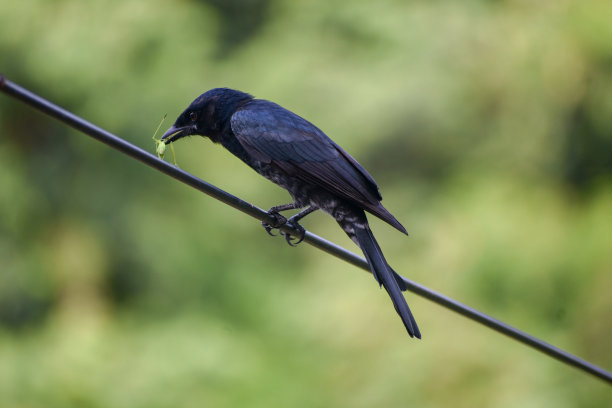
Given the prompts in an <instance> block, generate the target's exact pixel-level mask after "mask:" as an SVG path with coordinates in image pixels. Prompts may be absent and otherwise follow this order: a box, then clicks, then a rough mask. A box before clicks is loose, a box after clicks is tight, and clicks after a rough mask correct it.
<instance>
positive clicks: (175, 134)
mask: <svg viewBox="0 0 612 408" xmlns="http://www.w3.org/2000/svg"><path fill="white" fill-rule="evenodd" d="M192 133H193V127H192V126H183V127H176V126H174V125H173V126H172V127H170V129H168V130H166V133H164V135H163V136H162V137H161V140H163V141H164V142H166V143H172V142H174V141H176V140H179V139H180V138H182V137H185V136H189V135H191V134H192Z"/></svg>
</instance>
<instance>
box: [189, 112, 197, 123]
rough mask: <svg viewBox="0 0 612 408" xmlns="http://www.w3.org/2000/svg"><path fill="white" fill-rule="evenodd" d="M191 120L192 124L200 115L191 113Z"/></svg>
mask: <svg viewBox="0 0 612 408" xmlns="http://www.w3.org/2000/svg"><path fill="white" fill-rule="evenodd" d="M189 119H191V121H192V122H195V121H196V119H198V115H197V113H195V112H189Z"/></svg>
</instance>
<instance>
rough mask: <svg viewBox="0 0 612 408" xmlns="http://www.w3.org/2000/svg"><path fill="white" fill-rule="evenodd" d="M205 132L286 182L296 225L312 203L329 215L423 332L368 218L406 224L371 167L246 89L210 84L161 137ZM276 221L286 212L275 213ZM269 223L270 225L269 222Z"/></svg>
mask: <svg viewBox="0 0 612 408" xmlns="http://www.w3.org/2000/svg"><path fill="white" fill-rule="evenodd" d="M189 135H202V136H207V137H209V138H210V139H211V140H212V141H213V142H216V143H221V144H222V145H223V146H224V147H225V148H227V149H228V150H229V151H230V152H232V153H233V154H234V155H236V156H237V157H238V158H240V159H241V160H242V161H244V162H245V163H246V164H248V165H249V166H250V167H252V168H253V169H254V170H255V171H257V172H258V173H259V174H261V175H263V176H264V177H266V178H268V179H269V180H271V181H273V182H275V183H276V184H278V185H280V186H281V187H283V188H285V189H286V190H287V191H288V192H289V193H290V194H291V196H292V197H293V200H294V202H293V203H292V204H290V205H285V206H279V207H275V208H273V209H271V211H272V212H273V213H274V214H276V215H277V216H278V211H282V210H285V209H291V208H304V207H308V208H307V209H306V210H305V211H303V212H302V213H300V214H298V215H296V216H294V217H292V218H290V219H289V221H290V222H292V223H293V224H294V225H296V226H299V225H297V221H298V220H299V219H301V218H302V217H303V216H304V215H306V214H307V213H309V212H312V210H314V209H321V210H323V211H325V212H327V213H329V214H330V215H332V216H333V217H334V218H335V219H336V221H337V222H338V223H339V224H340V226H341V227H342V228H343V230H344V231H345V232H346V233H347V234H348V235H349V237H350V238H351V239H352V240H353V241H355V243H356V244H357V245H358V246H359V247H360V248H361V249H362V251H363V252H364V254H365V256H366V259H367V260H368V263H369V264H370V268H371V270H372V273H373V275H374V277H375V278H376V280H377V281H378V282H379V284H380V285H382V286H384V287H385V289H386V291H387V292H388V293H389V296H390V297H391V299H392V301H393V304H394V306H395V309H396V311H397V313H398V314H399V315H400V317H401V318H402V321H403V322H404V325H405V326H406V330H407V331H408V333H409V334H410V336H411V337H412V336H416V337H419V338H420V332H419V329H418V327H417V325H416V322H415V321H414V318H413V316H412V314H411V312H410V309H409V308H408V305H407V304H406V301H405V299H404V297H403V295H402V294H401V289H405V288H404V287H402V286H401V285H399V284H398V282H401V281H400V280H399V279H397V276H396V275H395V273H394V272H393V271H392V269H391V268H390V267H389V266H388V264H387V261H386V260H385V258H384V256H383V254H382V251H381V250H380V247H379V246H378V243H377V242H376V240H375V239H374V236H373V235H372V232H371V230H370V228H369V226H368V222H367V219H366V216H365V213H364V210H365V211H368V212H370V213H371V214H373V215H375V216H377V217H379V218H381V219H382V220H384V221H386V222H387V223H389V224H390V225H392V226H393V227H395V228H397V229H398V230H399V231H401V232H403V233H406V230H405V229H404V227H403V226H402V225H401V224H400V223H399V222H398V221H397V220H396V219H395V217H394V216H393V215H391V213H389V211H387V210H386V209H385V208H384V207H383V205H382V204H381V203H380V201H381V199H382V197H381V195H380V192H379V190H378V186H377V185H376V182H375V181H374V179H373V178H372V176H370V174H369V173H368V172H367V171H366V170H365V169H364V168H363V167H362V166H361V165H360V164H359V163H358V162H357V161H356V160H355V159H353V158H352V157H351V156H350V155H349V154H348V153H346V152H345V151H344V150H343V149H342V148H341V147H340V146H338V145H337V144H336V143H334V142H333V141H332V140H331V139H330V138H329V137H327V136H326V135H325V134H324V133H323V132H322V131H321V130H320V129H318V128H317V127H316V126H314V125H313V124H312V123H310V122H308V121H307V120H305V119H303V118H301V117H300V116H298V115H296V114H294V113H293V112H290V111H288V110H287V109H285V108H283V107H281V106H279V105H277V104H275V103H273V102H269V101H266V100H260V99H254V98H253V97H252V96H251V95H249V94H246V93H243V92H239V91H235V90H231V89H227V88H217V89H212V90H210V91H208V92H206V93H204V94H202V95H201V96H200V97H198V98H197V99H196V100H195V101H193V102H192V103H191V105H190V106H189V107H188V108H187V109H186V110H185V111H184V112H183V113H182V114H181V115H180V116H179V117H178V119H177V120H176V122H175V124H174V125H173V126H172V127H171V128H170V129H169V130H168V131H167V132H166V133H165V134H164V136H163V139H165V140H166V141H167V142H173V141H175V140H178V139H180V138H181V137H184V136H189ZM278 219H279V220H281V221H286V220H285V219H284V217H282V216H278ZM267 230H268V231H269V227H268V228H267Z"/></svg>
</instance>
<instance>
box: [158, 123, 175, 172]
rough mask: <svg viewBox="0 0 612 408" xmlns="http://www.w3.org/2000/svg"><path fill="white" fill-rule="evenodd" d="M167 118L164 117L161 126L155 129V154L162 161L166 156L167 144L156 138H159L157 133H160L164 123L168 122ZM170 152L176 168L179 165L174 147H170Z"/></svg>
mask: <svg viewBox="0 0 612 408" xmlns="http://www.w3.org/2000/svg"><path fill="white" fill-rule="evenodd" d="M166 116H167V115H164V117H163V118H162V120H161V122H159V125H157V129H155V133H153V141H154V142H155V153H157V157H159V158H160V159H163V158H164V154H165V153H166V146H167V145H166V142H164V141H163V140H161V139H158V138H156V137H155V136H157V132H159V128H161V125H162V123H164V120H166ZM170 152H172V161H173V162H174V165H175V166H178V164H176V155H175V154H174V146H173V145H170Z"/></svg>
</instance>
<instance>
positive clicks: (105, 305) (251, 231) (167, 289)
mask: <svg viewBox="0 0 612 408" xmlns="http://www.w3.org/2000/svg"><path fill="white" fill-rule="evenodd" d="M610 21H612V3H611V2H610V1H609V0H573V1H572V0H562V1H549V2H535V3H534V2H527V1H476V0H472V1H462V2H457V1H435V2H432V1H411V2H405V1H400V0H394V1H393V0H390V1H379V2H370V1H366V0H360V1H350V2H348V1H337V0H331V1H320V2H314V1H306V0H300V1H281V0H250V1H238V0H228V1H223V0H206V1H196V0H183V1H179V2H166V1H158V0H154V1H149V2H141V1H133V0H122V1H102V0H96V1H86V2H85V1H76V0H65V1H60V0H57V1H49V0H47V1H42V0H22V1H3V2H1V3H0V72H2V73H3V74H5V75H6V76H7V77H8V78H9V79H11V80H13V81H15V82H17V83H19V84H21V85H23V86H25V87H27V88H29V89H31V90H32V91H34V92H36V93H38V94H40V95H42V96H44V97H46V98H48V99H50V100H51V101H54V102H56V103H58V104H59V105H60V106H63V107H65V108H68V109H70V110H72V111H74V112H75V113H76V114H78V115H81V116H83V117H85V118H86V119H88V120H90V121H92V122H93V123H95V124H97V125H99V126H101V127H103V128H106V129H108V130H110V131H111V132H114V133H116V134H118V135H120V136H121V137H124V138H126V139H127V140H129V141H130V142H132V143H135V144H137V145H139V146H141V147H143V148H145V149H147V150H149V151H151V152H153V150H154V145H153V142H152V140H151V136H152V133H153V131H154V129H155V128H156V126H157V124H158V123H159V120H160V119H161V118H162V116H163V115H164V114H165V113H167V114H168V118H169V121H167V122H166V123H165V124H164V128H165V127H167V126H169V125H170V124H171V122H172V121H173V120H174V118H175V117H176V116H177V115H178V113H180V112H181V111H182V110H183V109H184V108H185V107H186V106H187V104H188V103H189V102H191V100H192V99H193V98H195V97H196V96H198V95H199V94H200V93H201V92H203V91H205V90H207V89H209V88H213V87H218V86H228V87H232V88H237V89H241V90H244V91H247V92H250V93H252V94H254V95H256V96H257V97H260V98H265V99H270V100H273V101H275V102H278V103H280V104H281V105H283V106H285V107H287V108H288V109H291V110H293V111H295V112H296V113H298V114H300V115H302V116H304V117H306V118H308V119H309V120H311V121H312V122H314V123H315V124H316V125H317V126H319V127H320V128H322V129H323V130H324V131H325V132H326V133H327V134H328V135H329V136H330V137H332V138H333V139H334V140H335V141H337V142H338V143H339V144H340V145H342V146H343V147H345V148H346V150H348V151H349V152H350V153H351V154H352V155H353V156H355V157H356V158H357V159H358V160H359V161H360V162H361V163H362V164H363V165H364V166H365V167H366V168H368V169H369V171H370V172H371V173H372V174H373V176H374V177H375V178H376V180H377V182H378V184H379V185H380V186H381V190H382V193H383V196H384V198H385V199H384V204H385V206H386V207H387V208H388V209H389V210H390V211H391V212H393V213H394V214H395V215H396V216H397V218H398V219H399V220H400V221H401V222H402V223H403V224H404V225H405V226H406V228H407V229H408V231H409V232H410V234H411V235H410V237H408V238H406V237H404V236H402V235H401V234H399V233H397V231H395V230H393V229H392V228H391V227H389V226H387V225H386V224H384V223H383V222H381V221H379V220H376V219H373V220H372V225H373V229H374V231H375V233H376V235H377V237H378V238H379V241H380V243H381V245H382V247H383V248H384V249H385V251H386V255H387V257H388V259H389V262H390V263H391V264H392V265H393V266H394V267H395V269H396V270H398V271H399V272H400V273H402V274H404V275H405V276H408V277H410V278H412V279H414V280H416V281H418V282H420V283H422V284H425V285H427V286H430V287H432V288H434V289H436V290H439V291H442V292H443V293H445V294H447V295H449V296H452V297H454V298H456V299H458V300H460V301H463V302H465V303H467V304H468V305H470V306H473V307H476V308H479V309H481V310H483V311H485V312H487V313H490V314H492V315H493V316H495V317H497V318H500V319H502V320H504V321H506V322H508V323H510V324H513V325H515V326H517V327H519V328H521V329H523V330H526V331H528V332H530V333H532V334H534V335H536V336H538V337H541V338H543V339H545V340H546V341H549V342H551V343H553V344H555V345H557V346H560V347H562V348H565V349H567V350H568V351H570V352H573V353H575V354H577V355H578V356H581V357H583V358H586V359H588V360H591V361H593V362H595V363H597V364H599V365H601V366H602V367H604V368H607V369H611V368H612V353H611V352H610V344H611V341H612V318H611V315H612V295H611V293H612V274H611V272H612V228H611V227H612V177H611V175H612V114H611V113H612V24H611V23H610ZM176 151H177V156H178V163H179V165H180V167H181V168H183V169H185V170H187V171H189V172H191V173H193V174H195V175H197V176H199V177H201V178H203V179H205V180H208V181H210V182H212V183H214V184H216V185H218V186H220V187H221V188H223V189H226V190H227V191H229V192H231V193H233V194H235V195H238V196H240V197H241V198H244V199H246V200H248V201H250V202H253V203H255V204H256V205H258V206H260V207H262V208H269V207H271V206H273V205H276V204H279V203H284V202H286V201H288V198H289V197H288V195H287V194H286V193H285V192H284V191H282V190H281V189H280V188H278V187H276V186H274V185H273V184H272V183H270V182H268V181H266V180H264V179H263V178H261V177H259V176H257V175H256V174H255V173H254V172H253V171H251V170H250V169H248V168H246V167H245V166H244V165H243V164H242V163H241V162H239V161H238V160H237V159H235V158H234V157H232V156H231V155H230V154H229V153H227V152H226V151H224V150H223V149H222V148H220V147H219V146H213V145H212V144H211V143H210V142H208V141H204V140H203V139H200V138H192V139H189V140H187V141H184V142H181V143H178V144H177V145H176ZM0 187H1V188H0V259H1V262H0V265H1V266H0V271H1V272H0V406H2V407H28V408H29V407H67V406H75V407H77V406H78V407H130V408H134V407H149V408H150V407H176V406H180V407H196V406H197V407H201V406H215V407H235V406H240V407H243V406H249V407H269V406H290V407H326V406H334V407H372V406H376V407H390V406H419V407H440V406H452V407H478V406H489V407H516V406H521V407H603V406H607V405H609V404H610V402H611V401H612V392H611V389H610V387H609V386H608V385H606V384H605V383H603V382H601V381H599V380H597V379H595V378H592V377H590V376H587V375H584V374H582V373H581V372H579V371H577V370H574V369H572V368H569V367H567V366H564V365H562V364H561V363H559V362H557V361H554V360H552V359H550V358H548V357H546V356H544V355H542V354H540V353H537V352H535V351H533V350H531V349H528V348H526V347H524V346H522V345H520V344H517V343H515V342H513V341H511V340H509V339H507V338H505V337H503V336H501V335H499V334H497V333H494V332H492V331H490V330H488V329H486V328H484V327H481V326H479V325H477V324H474V323H472V322H470V321H468V320H466V319H464V318H462V317H459V316H457V315H455V314H454V313H452V312H449V311H447V310H445V309H442V308H441V307H439V306H436V305H434V304H432V303H430V302H428V301H426V300H423V299H421V298H418V297H416V296H415V295H412V294H408V295H407V298H408V302H409V304H410V305H411V307H412V309H413V311H414V312H415V315H416V318H417V320H418V322H419V324H420V327H421V330H422V332H423V340H422V341H414V340H410V339H409V338H408V336H407V335H406V333H405V330H404V328H403V326H402V324H401V321H400V320H399V319H398V317H397V316H396V314H395V312H394V310H393V307H392V305H391V303H390V301H389V299H388V296H387V295H386V293H385V292H384V291H383V290H380V289H379V288H378V287H377V285H376V283H375V282H374V280H373V279H372V277H371V276H369V275H368V274H366V273H363V272H361V271H359V270H357V269H356V268H354V267H352V266H350V265H348V264H345V263H343V262H341V261H338V260H336V259H334V258H332V257H330V256H327V255H324V254H322V253H321V252H318V251H317V250H315V249H313V248H311V247H309V246H308V245H301V246H299V247H298V248H290V247H289V246H287V245H286V244H285V243H284V242H283V241H282V240H281V239H280V238H276V239H273V238H269V237H267V236H266V234H265V232H264V231H263V230H262V229H261V227H260V226H259V225H258V223H257V222H255V221H253V220H252V219H250V218H248V217H246V216H244V215H242V214H240V213H237V212H236V211H235V210H233V209H231V208H229V207H226V206H224V205H222V204H220V203H218V202H216V201H214V200H212V199H210V198H208V197H206V196H204V195H202V194H200V193H198V192H196V191H194V190H192V189H190V188H188V187H186V186H184V185H182V184H180V183H177V182H175V181H174V180H173V179H171V178H169V177H166V176H164V175H162V174H161V173H158V172H156V171H152V170H151V169H149V168H147V167H146V166H143V165H142V164H140V163H138V162H136V161H134V160H132V159H130V158H128V157H126V156H124V155H121V154H118V153H117V152H115V151H113V150H111V149H109V148H108V147H106V146H104V145H102V144H100V143H98V142H96V141H94V140H92V139H89V138H88V137H85V136H83V135H81V134H79V133H77V132H76V131H74V130H71V129H69V128H67V127H66V126H64V125H62V124H60V123H58V122H56V121H54V120H51V119H49V118H47V117H45V116H44V115H42V114H40V113H38V112H36V111H34V110H32V109H30V108H28V107H27V106H25V105H23V104H22V103H19V102H17V101H15V100H12V99H10V98H8V97H6V96H3V95H0ZM371 218H372V217H371ZM304 225H305V226H306V228H308V229H310V230H312V231H313V232H315V233H317V234H319V235H322V236H324V237H327V238H329V239H331V240H333V241H335V242H338V243H340V244H341V245H343V246H346V247H348V248H351V249H352V250H355V249H356V248H354V247H353V246H352V243H351V242H350V241H349V240H348V238H346V237H345V236H344V235H343V233H342V232H341V231H340V230H339V228H338V227H337V225H336V224H335V223H334V222H333V221H332V220H331V219H330V218H329V217H327V216H325V215H323V214H317V215H312V216H311V217H309V218H308V219H307V220H306V221H305V222H304Z"/></svg>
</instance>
